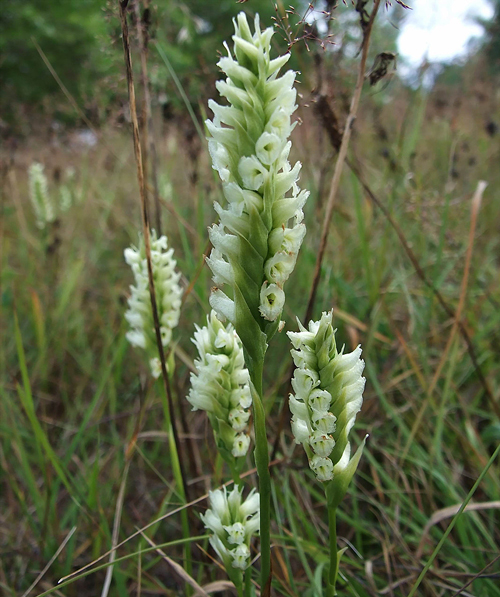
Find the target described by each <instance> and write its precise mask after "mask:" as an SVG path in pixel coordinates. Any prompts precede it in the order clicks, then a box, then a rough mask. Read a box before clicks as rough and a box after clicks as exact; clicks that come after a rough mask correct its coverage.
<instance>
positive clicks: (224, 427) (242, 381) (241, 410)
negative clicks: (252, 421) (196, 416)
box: [187, 311, 252, 459]
mask: <svg viewBox="0 0 500 597" xmlns="http://www.w3.org/2000/svg"><path fill="white" fill-rule="evenodd" d="M193 343H194V344H195V346H196V348H197V349H198V353H199V359H197V360H195V362H194V364H195V365H196V368H197V370H198V374H194V373H191V389H190V391H189V394H188V396H187V399H188V401H189V403H190V404H191V405H192V407H193V410H198V409H199V410H204V411H206V412H207V414H208V416H209V418H210V422H211V424H212V427H213V429H214V433H215V436H216V439H217V443H218V447H219V449H222V450H221V452H222V455H223V456H224V457H225V458H226V459H228V458H229V459H231V457H232V458H239V457H241V456H245V455H246V453H247V452H248V448H249V446H250V436H249V434H248V420H249V418H250V410H249V409H250V407H251V406H252V395H251V393H250V385H249V381H250V376H249V373H248V369H246V368H245V360H244V357H243V347H242V345H241V341H240V339H239V337H238V334H237V333H236V331H235V330H234V328H233V326H232V325H231V324H230V323H229V324H227V326H224V324H222V323H221V322H220V321H219V320H218V319H217V315H216V313H215V311H212V312H211V313H210V315H209V316H207V325H206V326H204V327H202V328H199V327H198V326H196V332H195V333H194V338H193ZM230 455H231V456H230Z"/></svg>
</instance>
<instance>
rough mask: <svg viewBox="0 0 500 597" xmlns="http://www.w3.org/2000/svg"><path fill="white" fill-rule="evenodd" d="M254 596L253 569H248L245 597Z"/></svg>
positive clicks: (246, 572) (246, 571)
mask: <svg viewBox="0 0 500 597" xmlns="http://www.w3.org/2000/svg"><path fill="white" fill-rule="evenodd" d="M251 595H252V569H251V568H250V567H248V568H247V569H246V570H245V594H244V597H251Z"/></svg>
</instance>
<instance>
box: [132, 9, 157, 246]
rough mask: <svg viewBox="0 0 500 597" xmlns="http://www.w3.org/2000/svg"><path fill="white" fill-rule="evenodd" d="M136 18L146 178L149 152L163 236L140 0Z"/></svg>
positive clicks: (144, 31) (145, 28) (145, 25)
mask: <svg viewBox="0 0 500 597" xmlns="http://www.w3.org/2000/svg"><path fill="white" fill-rule="evenodd" d="M134 9H135V20H136V26H137V39H138V41H139V46H140V49H141V80H142V88H143V93H144V99H143V114H144V126H143V134H144V144H143V147H144V155H143V169H144V178H145V179H147V165H148V153H147V152H149V156H150V161H151V178H152V181H153V198H154V206H155V226H156V232H157V233H158V236H161V209H160V194H159V191H158V155H157V153H156V143H155V138H154V127H153V116H152V114H151V93H150V91H149V76H148V39H149V35H148V31H147V25H148V23H147V21H146V22H144V21H143V20H142V19H141V8H140V0H135V1H134ZM148 10H149V2H148V0H144V11H145V12H147V11H148Z"/></svg>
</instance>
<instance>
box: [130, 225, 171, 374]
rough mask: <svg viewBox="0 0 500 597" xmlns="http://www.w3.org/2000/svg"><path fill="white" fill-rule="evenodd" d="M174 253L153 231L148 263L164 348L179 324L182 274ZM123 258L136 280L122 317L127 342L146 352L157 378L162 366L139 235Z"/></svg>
mask: <svg viewBox="0 0 500 597" xmlns="http://www.w3.org/2000/svg"><path fill="white" fill-rule="evenodd" d="M173 253H174V250H173V249H169V248H168V242H167V237H166V236H160V238H157V235H156V232H155V231H154V230H152V231H151V261H152V266H153V279H154V286H155V294H156V305H157V309H158V318H159V320H160V332H161V340H162V344H163V346H164V347H166V346H168V344H169V343H170V341H171V339H172V330H173V329H174V328H175V327H176V326H177V324H178V323H179V314H180V309H181V297H182V289H181V287H180V286H179V279H180V277H181V274H180V273H179V272H177V271H175V266H176V261H175V259H174V258H173ZM124 255H125V261H126V262H127V263H128V264H129V265H130V267H131V268H132V272H133V274H134V279H135V286H131V287H130V290H131V295H130V298H129V299H128V306H129V309H128V311H127V312H126V313H125V319H126V320H127V321H128V323H129V324H130V330H129V331H128V332H127V340H128V341H129V342H130V344H132V346H138V347H140V348H143V349H144V350H145V351H146V354H147V355H148V357H149V366H150V368H151V374H152V375H153V377H155V378H157V377H159V376H160V375H161V363H160V359H159V358H158V348H157V344H156V334H155V329H154V321H153V312H152V309H151V298H150V295H149V279H148V268H147V261H146V249H145V245H144V238H143V237H142V235H141V236H140V237H139V246H138V247H134V246H132V247H130V248H128V249H125V251H124Z"/></svg>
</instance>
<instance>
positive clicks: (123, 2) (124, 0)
mask: <svg viewBox="0 0 500 597" xmlns="http://www.w3.org/2000/svg"><path fill="white" fill-rule="evenodd" d="M118 4H119V7H120V22H121V28H122V39H123V52H124V57H125V70H126V74H127V83H128V94H129V102H130V117H131V120H132V131H133V138H134V154H135V161H136V165H137V179H138V181H139V193H140V199H141V215H142V228H143V234H144V245H145V250H146V261H147V267H148V279H149V294H150V297H151V310H152V312H153V322H154V328H155V335H156V344H157V348H158V354H159V357H160V363H161V372H162V377H163V383H164V386H165V393H166V395H167V400H168V410H169V413H170V420H171V424H172V433H173V435H174V441H175V445H176V447H177V454H179V466H180V470H181V475H182V482H183V486H184V487H183V489H184V495H185V497H186V500H187V501H189V498H188V495H189V494H188V486H187V483H186V476H185V474H184V467H183V463H182V460H181V459H180V454H181V450H180V443H179V435H178V432H177V425H176V421H175V409H174V403H173V400H172V391H171V388H170V381H169V378H168V373H167V365H166V361H165V352H164V350H163V344H162V340H161V332H160V320H159V317H158V308H157V305H156V293H155V286H154V280H153V265H152V262H151V239H150V234H149V213H148V204H147V201H146V183H145V179H144V170H143V167H142V152H141V141H140V135H139V122H138V119H137V105H136V101H135V88H134V77H133V71H132V57H131V54H130V42H129V33H128V23H127V4H128V0H119V2H118Z"/></svg>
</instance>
